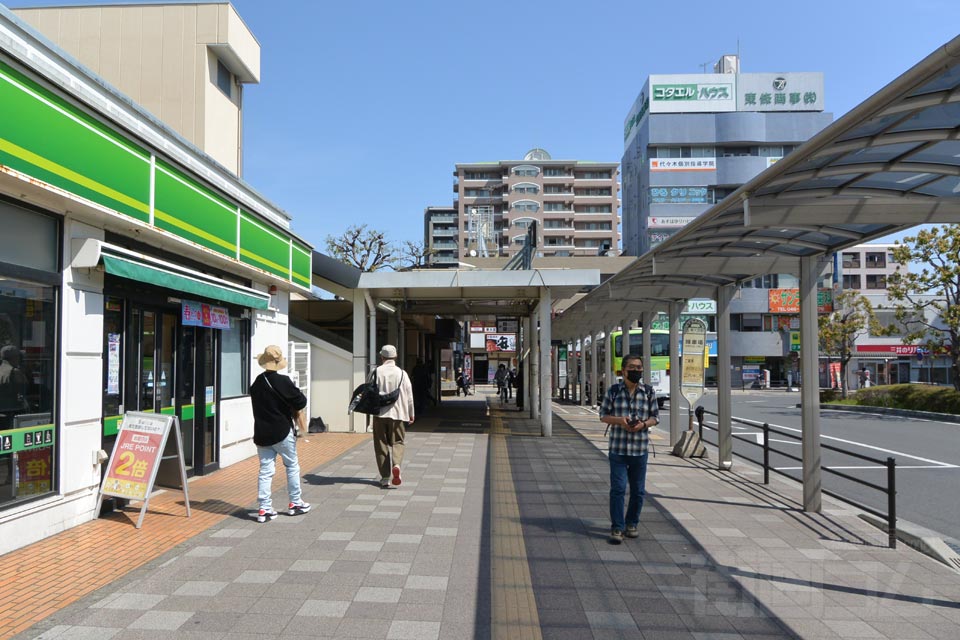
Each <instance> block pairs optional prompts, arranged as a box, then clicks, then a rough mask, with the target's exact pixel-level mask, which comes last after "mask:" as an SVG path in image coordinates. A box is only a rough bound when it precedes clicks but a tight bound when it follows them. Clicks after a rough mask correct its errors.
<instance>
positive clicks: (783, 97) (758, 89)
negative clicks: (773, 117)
mask: <svg viewBox="0 0 960 640" xmlns="http://www.w3.org/2000/svg"><path fill="white" fill-rule="evenodd" d="M737 111H823V74H822V73H816V72H806V73H742V74H740V75H739V76H738V77H737Z"/></svg>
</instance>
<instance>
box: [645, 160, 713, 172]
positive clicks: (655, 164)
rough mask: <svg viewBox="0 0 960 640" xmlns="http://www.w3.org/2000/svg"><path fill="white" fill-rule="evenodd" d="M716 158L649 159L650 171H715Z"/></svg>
mask: <svg viewBox="0 0 960 640" xmlns="http://www.w3.org/2000/svg"><path fill="white" fill-rule="evenodd" d="M716 170H717V159H716V158H650V171H653V172H665V171H716Z"/></svg>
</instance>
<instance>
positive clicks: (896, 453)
mask: <svg viewBox="0 0 960 640" xmlns="http://www.w3.org/2000/svg"><path fill="white" fill-rule="evenodd" d="M706 424H711V425H713V427H714V429H716V426H717V423H715V422H707V423H706ZM768 424H769V425H770V426H771V427H773V428H775V429H783V430H786V431H794V432H796V433H802V431H801V430H800V429H794V428H793V427H787V426H784V425H779V424H773V423H768ZM754 428H756V427H754ZM761 435H762V432H761ZM820 437H821V438H823V439H824V440H834V441H836V442H842V443H844V444H850V445H853V446H855V447H862V448H864V449H872V450H874V451H880V452H883V453H888V454H892V455H894V456H903V457H904V458H910V459H912V460H919V461H920V462H929V463H930V464H933V465H937V466H939V467H945V468H948V469H950V468H953V467H956V466H957V465H955V464H951V463H949V462H940V461H939V460H930V459H929V458H921V457H920V456H914V455H910V454H909V453H904V452H902V451H894V450H892V449H884V448H882V447H875V446H873V445H871V444H864V443H862V442H856V441H854V440H844V439H843V438H836V437H834V436H824V435H821V436H820ZM761 442H762V441H761ZM771 442H778V441H775V440H771ZM799 443H800V441H799V440H798V441H797V444H799ZM898 466H899V465H898Z"/></svg>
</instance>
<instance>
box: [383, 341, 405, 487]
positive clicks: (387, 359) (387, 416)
mask: <svg viewBox="0 0 960 640" xmlns="http://www.w3.org/2000/svg"><path fill="white" fill-rule="evenodd" d="M396 358H397V348H396V347H395V346H393V345H392V344H385V345H383V348H382V349H380V361H381V363H380V366H379V367H377V370H376V375H377V386H378V387H379V388H380V393H381V394H388V393H391V392H393V391H395V390H397V389H400V395H399V396H398V397H397V401H396V402H394V403H393V404H391V405H390V406H387V407H381V408H380V415H378V416H374V417H373V450H374V453H375V454H376V456H377V468H378V469H379V470H380V487H381V488H384V489H385V488H387V487H389V486H390V483H391V482H392V483H393V484H394V485H399V484H400V483H401V482H402V479H401V478H400V465H401V464H402V463H403V439H404V438H405V437H406V433H407V423H410V424H413V419H414V415H415V409H414V406H413V387H412V386H411V385H410V377H409V376H408V375H407V374H406V373H405V372H404V370H403V369H401V368H400V367H398V366H397V363H396Z"/></svg>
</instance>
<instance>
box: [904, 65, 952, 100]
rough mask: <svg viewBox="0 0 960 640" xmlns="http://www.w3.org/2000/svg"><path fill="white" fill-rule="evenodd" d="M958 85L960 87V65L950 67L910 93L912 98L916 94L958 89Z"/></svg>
mask: <svg viewBox="0 0 960 640" xmlns="http://www.w3.org/2000/svg"><path fill="white" fill-rule="evenodd" d="M957 87H960V67H950V68H949V69H947V70H946V72H944V73H942V74H940V75H939V76H937V77H936V78H934V79H933V80H931V81H930V82H928V83H927V84H925V85H923V86H922V87H920V88H919V89H917V90H916V91H913V92H912V93H910V94H909V95H910V97H911V98H913V97H915V96H922V95H926V94H928V93H936V92H938V91H949V90H951V89H956V88H957Z"/></svg>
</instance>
